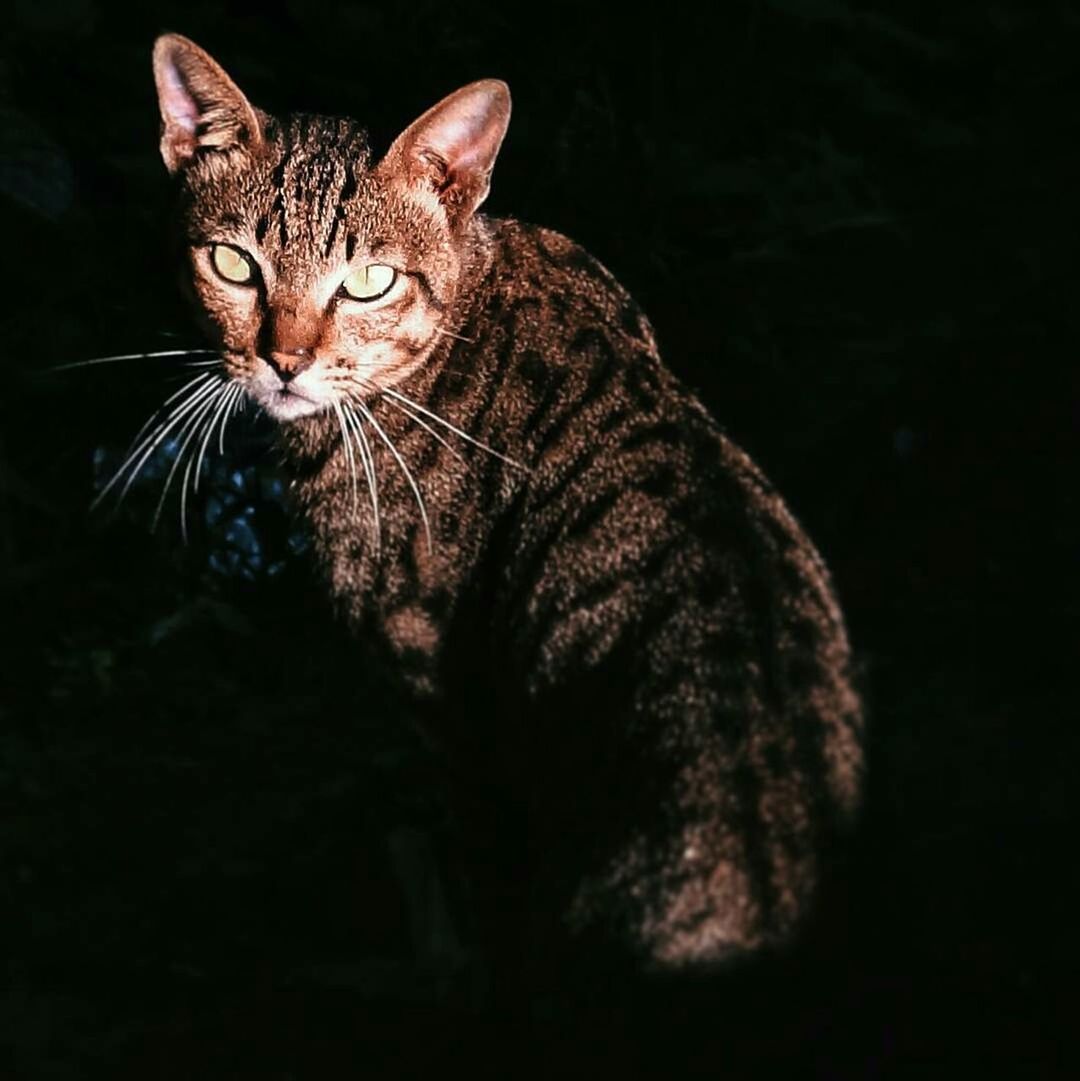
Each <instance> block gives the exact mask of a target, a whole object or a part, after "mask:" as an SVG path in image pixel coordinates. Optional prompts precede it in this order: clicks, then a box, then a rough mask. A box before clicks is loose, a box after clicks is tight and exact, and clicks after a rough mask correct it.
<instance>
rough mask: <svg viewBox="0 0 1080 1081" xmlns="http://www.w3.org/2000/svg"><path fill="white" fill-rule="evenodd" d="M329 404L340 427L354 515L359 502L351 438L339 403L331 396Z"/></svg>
mask: <svg viewBox="0 0 1080 1081" xmlns="http://www.w3.org/2000/svg"><path fill="white" fill-rule="evenodd" d="M330 404H331V405H332V406H333V408H334V414H335V416H336V417H337V422H338V427H339V428H340V429H341V443H342V447H343V449H344V451H345V462H346V464H347V465H348V467H349V476H350V477H351V478H352V509H353V514H354V515H355V514H356V505H357V503H358V502H359V492H358V486H357V481H356V459H355V458H354V457H353V445H352V439H351V438H350V437H349V432H348V430H347V428H346V426H345V414H344V413H342V411H341V403H340V402H339V401H338V400H337V399H336V398H333V399H331V402H330Z"/></svg>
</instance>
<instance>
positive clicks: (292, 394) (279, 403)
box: [248, 382, 326, 421]
mask: <svg viewBox="0 0 1080 1081" xmlns="http://www.w3.org/2000/svg"><path fill="white" fill-rule="evenodd" d="M248 393H249V394H251V396H252V397H253V398H254V399H255V401H256V402H257V403H258V404H259V405H260V406H261V407H262V408H263V409H264V410H265V411H266V412H267V413H269V414H270V416H272V417H273V418H274V420H279V421H286V420H296V419H298V418H299V417H307V416H311V415H312V414H313V413H318V412H321V411H322V410H323V409H324V408H325V407H326V402H323V401H320V400H319V399H317V398H315V397H314V396H313V395H311V394H309V393H305V392H304V391H303V390H300V389H299V388H298V387H296V386H295V385H294V384H293V383H292V382H289V383H281V382H278V384H277V385H276V386H258V385H256V386H253V387H249V388H248Z"/></svg>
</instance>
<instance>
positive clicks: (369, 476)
mask: <svg viewBox="0 0 1080 1081" xmlns="http://www.w3.org/2000/svg"><path fill="white" fill-rule="evenodd" d="M341 406H342V410H343V412H344V414H345V417H346V419H347V420H348V422H349V424H350V426H351V427H352V430H353V431H354V432H355V434H356V449H357V450H358V451H359V452H360V460H361V462H362V463H363V466H364V477H365V478H366V480H367V486H368V494H369V495H370V497H371V513H372V516H373V517H374V520H375V522H374V536H373V541H374V544H373V548H374V551H375V554H376V555H378V553H379V548H380V547H381V546H382V519H381V518H380V516H379V485H378V479H377V477H376V476H375V456H374V454H372V453H371V445H370V444H369V443H368V438H367V433H366V432H365V431H364V426H363V424H362V423H361V421H360V418H359V417H357V415H356V413H355V411H354V410H353V408H352V405H351V403H350V402H347V401H344V402H342V403H341Z"/></svg>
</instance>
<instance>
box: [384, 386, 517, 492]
mask: <svg viewBox="0 0 1080 1081" xmlns="http://www.w3.org/2000/svg"><path fill="white" fill-rule="evenodd" d="M381 393H382V396H383V397H384V398H385V397H390V398H396V399H397V400H398V401H399V402H404V403H405V404H406V405H409V406H412V408H413V409H415V410H417V411H418V412H420V413H423V414H424V416H425V417H430V418H431V419H432V420H433V421H435V423H436V424H441V425H442V426H443V427H444V428H449V429H450V431H452V432H453V433H454V434H455V435H458V436H460V437H461V438H462V439H464V440H465V441H466V442H468V443H472V444H473V446H475V447H479V448H480V449H481V450H483V451H487V453H488V454H493V455H494V456H495V457H496V458H498V459H499V460H500V461H503V462H506V464H507V465H512V466H513V467H514V468H515V469H521V470H523V471H524V472H526V473H528V472H531V470H530V469H529V468H528V466H524V465H522V464H521V463H520V462H515V461H514V459H513V458H508V457H507V456H506V455H505V454H501V453H500V452H499V451H497V450H495V448H494V447H489V446H488V445H487V444H486V443H481V442H480V440H479V439H474V438H473V437H472V436H471V435H469V433H468V432H463V431H462V430H461V429H460V428H458V427H456V426H455V425H453V424H451V423H450V421H448V420H446V419H445V418H444V417H440V416H439V414H438V413H433V412H432V411H431V410H430V409H425V408H424V406H422V405H421V404H420V403H419V402H414V401H413V400H412V398H407V397H406V396H405V395H404V394H400V393H398V391H396V390H389V389H387V390H383V391H382V392H381Z"/></svg>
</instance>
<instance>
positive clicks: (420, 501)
mask: <svg viewBox="0 0 1080 1081" xmlns="http://www.w3.org/2000/svg"><path fill="white" fill-rule="evenodd" d="M353 402H354V403H355V405H356V408H357V409H359V410H360V414H361V416H363V418H364V419H365V420H366V421H367V422H368V424H370V425H371V426H372V428H374V429H375V434H376V435H378V437H379V438H380V439H381V440H382V441H383V442H384V443H385V444H386V447H387V449H388V450H389V451H390V453H391V454H392V455H393V456H394V461H396V462H397V464H398V467H399V468H400V469H401V472H402V474H403V475H404V477H405V479H406V481H408V483H409V487H410V488H412V492H413V495H414V496H415V497H416V505H417V507H419V508H420V518H421V520H422V521H423V523H424V536H425V537H426V538H427V547H428V551H429V552H432V551H434V548H433V545H432V543H431V523H430V522H429V521H428V515H427V507H425V506H424V497H423V495H422V494H421V492H420V488H419V486H418V485H417V483H416V478H415V477H414V476H413V475H412V470H411V469H410V468H409V467H408V465H407V464H406V463H405V459H404V458H402V456H401V455H400V454H399V453H398V449H397V447H395V446H394V441H393V440H392V439H391V438H390V437H389V436H388V435H387V434H386V432H384V431H383V428H382V425H381V424H380V423H379V422H378V421H377V420H376V419H375V415H374V414H373V413H372V412H371V410H370V409H368V407H367V406H366V405H364V403H363V402H362V401H361V400H360V399H359V398H354V399H353Z"/></svg>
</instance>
